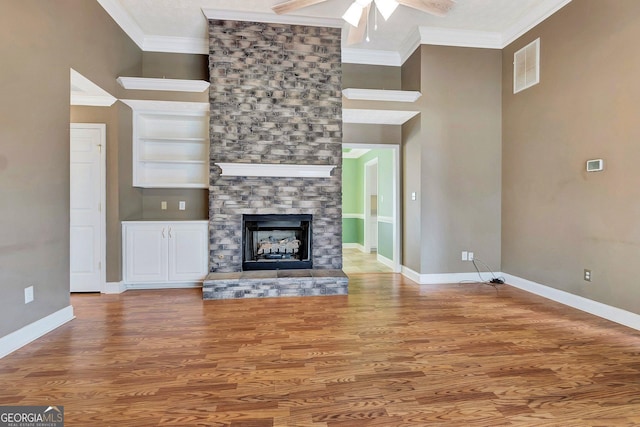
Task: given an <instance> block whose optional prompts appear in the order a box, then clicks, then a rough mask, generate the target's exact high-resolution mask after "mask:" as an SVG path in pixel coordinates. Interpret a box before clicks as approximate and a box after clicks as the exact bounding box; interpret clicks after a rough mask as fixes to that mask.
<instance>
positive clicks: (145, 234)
mask: <svg viewBox="0 0 640 427" xmlns="http://www.w3.org/2000/svg"><path fill="white" fill-rule="evenodd" d="M124 230H125V231H124V240H125V249H124V250H125V257H126V259H125V273H124V276H125V277H124V279H125V282H126V283H159V282H166V281H167V272H168V267H167V247H168V238H169V227H168V226H167V225H165V224H153V223H149V224H135V225H126V226H125V229H124Z"/></svg>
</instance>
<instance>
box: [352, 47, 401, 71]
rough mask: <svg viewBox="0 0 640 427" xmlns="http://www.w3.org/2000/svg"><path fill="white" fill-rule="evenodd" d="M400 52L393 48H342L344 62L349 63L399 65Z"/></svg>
mask: <svg viewBox="0 0 640 427" xmlns="http://www.w3.org/2000/svg"><path fill="white" fill-rule="evenodd" d="M400 59H401V58H400V53H398V52H396V51H393V50H371V49H355V48H352V47H346V48H342V62H343V63H348V64H367V65H388V66H392V67H399V66H400V65H402V62H401V61H400Z"/></svg>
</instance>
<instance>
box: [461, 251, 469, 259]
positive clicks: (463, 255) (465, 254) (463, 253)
mask: <svg viewBox="0 0 640 427" xmlns="http://www.w3.org/2000/svg"><path fill="white" fill-rule="evenodd" d="M468 259H469V258H468V254H467V251H462V261H467V260H468Z"/></svg>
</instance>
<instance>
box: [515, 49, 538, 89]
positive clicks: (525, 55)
mask: <svg viewBox="0 0 640 427" xmlns="http://www.w3.org/2000/svg"><path fill="white" fill-rule="evenodd" d="M539 82H540V39H539V38H537V39H535V40H534V41H532V42H531V43H529V44H528V45H526V46H525V47H523V48H522V49H520V50H519V51H517V52H516V53H515V54H514V55H513V93H518V92H520V91H523V90H525V89H527V88H529V87H531V86H533V85H536V84H538V83H539Z"/></svg>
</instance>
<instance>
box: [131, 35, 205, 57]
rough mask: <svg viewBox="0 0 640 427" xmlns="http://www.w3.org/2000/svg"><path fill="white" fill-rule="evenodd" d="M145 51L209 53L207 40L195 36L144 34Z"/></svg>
mask: <svg viewBox="0 0 640 427" xmlns="http://www.w3.org/2000/svg"><path fill="white" fill-rule="evenodd" d="M142 50H144V51H145V52H167V53H193V54H199V55H208V54H209V40H207V39H201V38H196V37H175V36H174V37H170V36H145V38H144V42H143V48H142Z"/></svg>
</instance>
